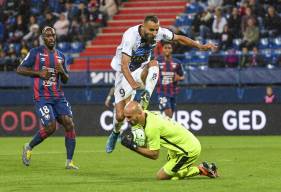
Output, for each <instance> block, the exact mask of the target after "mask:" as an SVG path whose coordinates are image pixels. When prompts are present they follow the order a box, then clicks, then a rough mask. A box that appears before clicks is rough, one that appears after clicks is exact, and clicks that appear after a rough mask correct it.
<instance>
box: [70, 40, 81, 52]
mask: <svg viewBox="0 0 281 192" xmlns="http://www.w3.org/2000/svg"><path fill="white" fill-rule="evenodd" d="M70 47H71V50H70V51H71V52H72V53H80V52H81V51H82V50H83V49H84V45H83V43H81V42H73V43H71V45H70Z"/></svg>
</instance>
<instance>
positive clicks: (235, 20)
mask: <svg viewBox="0 0 281 192" xmlns="http://www.w3.org/2000/svg"><path fill="white" fill-rule="evenodd" d="M228 27H229V29H230V31H231V32H232V34H233V36H234V38H239V37H241V28H240V27H241V17H240V15H239V12H238V8H237V7H233V8H232V12H231V15H230V17H229V19H228Z"/></svg>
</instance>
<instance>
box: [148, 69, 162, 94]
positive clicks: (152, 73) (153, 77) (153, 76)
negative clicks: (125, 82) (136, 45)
mask: <svg viewBox="0 0 281 192" xmlns="http://www.w3.org/2000/svg"><path fill="white" fill-rule="evenodd" d="M158 77H159V67H158V66H152V67H149V68H148V74H147V77H146V80H145V89H146V90H147V91H148V92H149V94H150V96H151V95H152V93H153V90H154V87H155V86H156V84H157V81H158Z"/></svg>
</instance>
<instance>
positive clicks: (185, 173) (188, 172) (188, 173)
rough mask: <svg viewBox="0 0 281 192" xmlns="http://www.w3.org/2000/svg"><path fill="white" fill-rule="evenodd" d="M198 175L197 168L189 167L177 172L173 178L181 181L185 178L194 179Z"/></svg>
mask: <svg viewBox="0 0 281 192" xmlns="http://www.w3.org/2000/svg"><path fill="white" fill-rule="evenodd" d="M199 174H200V170H199V169H198V167H195V166H191V167H188V168H185V169H182V170H179V171H178V172H177V174H176V175H175V176H176V177H178V178H180V179H183V178H185V177H194V176H196V175H199Z"/></svg>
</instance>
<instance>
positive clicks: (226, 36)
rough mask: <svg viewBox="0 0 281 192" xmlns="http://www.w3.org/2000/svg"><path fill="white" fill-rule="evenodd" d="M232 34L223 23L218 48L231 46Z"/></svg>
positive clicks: (225, 48) (224, 48) (226, 48)
mask: <svg viewBox="0 0 281 192" xmlns="http://www.w3.org/2000/svg"><path fill="white" fill-rule="evenodd" d="M232 41H233V35H232V32H231V31H230V30H229V28H228V25H227V24H226V25H224V27H223V33H222V34H221V38H220V44H219V46H220V50H228V49H230V48H231V47H232Z"/></svg>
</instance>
